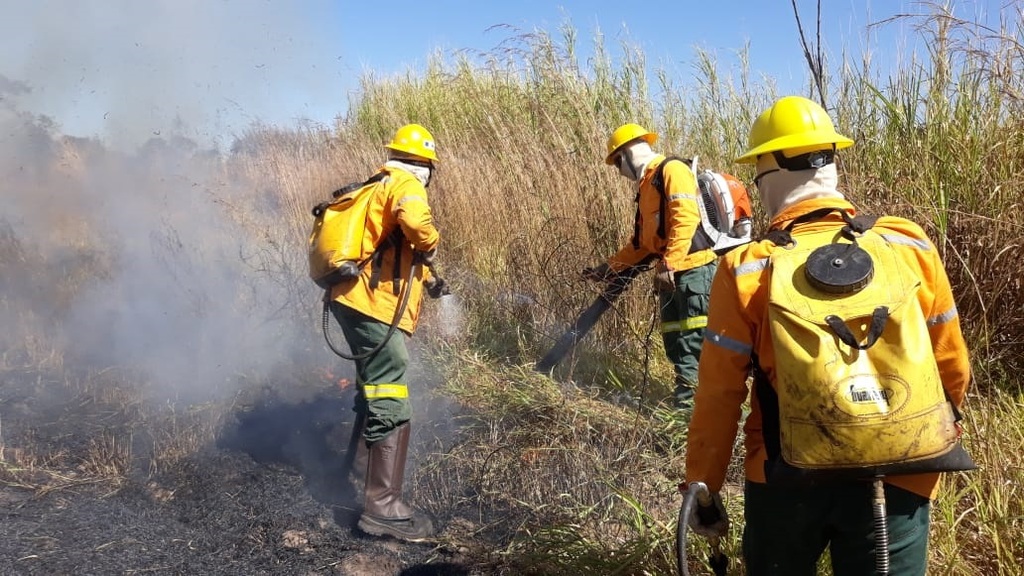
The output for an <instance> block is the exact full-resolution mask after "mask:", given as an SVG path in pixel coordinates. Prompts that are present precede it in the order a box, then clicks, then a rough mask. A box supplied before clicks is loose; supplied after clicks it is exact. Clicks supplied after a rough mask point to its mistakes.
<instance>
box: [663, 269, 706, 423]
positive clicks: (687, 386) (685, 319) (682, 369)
mask: <svg viewBox="0 0 1024 576" xmlns="http://www.w3.org/2000/svg"><path fill="white" fill-rule="evenodd" d="M717 268H718V265H717V263H716V262H711V263H709V264H706V265H704V266H698V267H697V268H694V269H692V270H686V271H684V272H680V273H678V274H676V278H675V284H676V289H675V291H673V292H672V293H669V294H662V295H661V297H660V299H661V322H662V323H661V338H662V342H663V343H664V345H665V355H666V356H668V359H669V361H671V362H672V365H673V368H674V370H675V400H676V406H677V407H680V408H688V407H690V405H691V404H692V402H693V394H694V388H695V387H696V385H697V365H698V363H699V362H700V351H701V346H702V344H703V342H704V329H705V328H706V327H707V325H708V295H709V293H710V292H711V280H712V278H713V277H714V275H715V270H716V269H717Z"/></svg>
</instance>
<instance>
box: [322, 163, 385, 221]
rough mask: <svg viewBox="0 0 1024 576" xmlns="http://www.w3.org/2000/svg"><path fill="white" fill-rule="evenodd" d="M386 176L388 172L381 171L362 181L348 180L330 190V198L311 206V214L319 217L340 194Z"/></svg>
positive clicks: (365, 185) (342, 194)
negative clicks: (348, 181) (335, 188)
mask: <svg viewBox="0 0 1024 576" xmlns="http://www.w3.org/2000/svg"><path fill="white" fill-rule="evenodd" d="M387 177H388V173H387V172H386V171H381V172H377V173H376V174H374V175H373V176H370V177H369V178H367V179H366V180H363V181H362V182H350V183H348V184H345V185H344V186H342V187H341V188H338V189H337V190H335V191H334V192H331V198H330V200H324V201H323V202H320V203H319V204H317V205H316V206H313V210H312V212H313V216H315V217H317V218H319V217H320V215H321V214H323V213H324V210H326V209H327V207H328V206H330V205H331V204H332V203H334V201H335V200H337V199H338V198H341V197H342V196H344V195H345V194H348V193H349V192H352V191H353V190H358V189H360V188H365V187H367V186H369V185H370V184H374V183H376V182H380V181H381V180H383V179H385V178H387Z"/></svg>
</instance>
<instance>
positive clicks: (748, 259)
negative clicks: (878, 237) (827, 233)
mask: <svg viewBox="0 0 1024 576" xmlns="http://www.w3.org/2000/svg"><path fill="white" fill-rule="evenodd" d="M828 207H835V208H840V209H843V210H846V211H847V212H849V213H850V214H851V215H852V214H854V208H853V206H852V205H851V204H850V203H848V202H846V201H845V200H837V199H834V198H827V199H825V198H822V199H813V200H805V201H803V202H800V203H797V204H795V205H793V206H791V207H789V208H787V209H786V210H784V211H782V212H781V213H780V214H778V215H777V216H776V217H775V219H773V220H772V222H771V228H772V229H781V228H784V227H785V226H786V225H787V224H788V223H789V222H791V221H792V220H794V219H796V218H797V217H799V216H802V215H804V214H807V213H809V212H812V211H814V210H817V209H821V208H828ZM843 225H844V221H843V219H842V217H841V216H840V215H839V214H838V213H832V214H830V215H829V216H826V217H825V218H823V219H821V220H816V221H812V222H808V223H806V224H801V225H798V226H797V228H796V229H795V230H794V231H793V236H794V238H797V239H798V238H799V233H800V231H801V230H806V231H808V232H810V231H815V230H822V229H828V228H834V229H835V230H836V231H837V232H838V230H839V229H840V228H842V226H843ZM872 230H873V231H875V232H878V233H879V234H883V235H885V237H886V239H887V240H889V242H890V243H892V244H894V245H895V246H896V247H897V251H898V252H899V255H900V257H901V259H902V260H903V261H904V262H905V263H906V265H907V266H908V267H910V268H912V269H913V270H915V271H917V272H918V273H919V274H920V277H921V278H922V286H921V289H920V290H919V291H918V301H919V303H920V305H921V310H922V311H923V312H924V315H925V318H926V319H927V321H928V326H929V335H930V337H931V342H932V348H933V350H934V353H935V359H936V361H937V362H938V367H939V374H940V378H941V379H942V386H943V388H945V390H946V392H947V393H948V394H949V397H950V399H951V400H952V401H953V403H954V404H956V405H957V406H959V405H960V404H961V403H962V402H963V399H964V396H965V395H966V393H967V386H968V383H969V381H970V364H969V362H968V357H967V345H966V344H965V343H964V339H963V335H962V333H961V332H960V320H959V317H958V315H957V311H956V305H955V303H954V302H953V293H952V290H951V289H950V285H949V278H948V277H947V276H946V272H945V269H944V268H943V266H942V261H941V259H940V256H939V253H938V251H937V250H936V249H935V246H934V245H933V244H932V243H931V241H930V240H928V237H927V236H926V235H925V233H924V231H923V230H922V229H921V227H920V226H918V225H916V224H914V223H913V222H910V221H909V220H905V219H903V218H895V217H882V218H879V219H878V221H877V222H876V223H875V225H874V226H873V227H872ZM775 249H776V246H775V245H774V244H773V243H772V242H770V241H767V240H765V241H761V242H757V243H751V244H747V245H745V246H743V247H741V248H737V249H736V250H733V251H732V252H730V253H728V254H726V256H725V257H723V259H722V261H721V262H720V263H719V268H718V271H717V273H716V275H715V279H714V281H713V283H712V286H711V296H710V300H711V303H710V311H709V313H708V327H707V331H706V332H705V336H704V346H703V348H702V349H701V358H700V368H699V371H698V386H697V393H696V398H695V404H694V412H693V418H692V419H691V421H690V429H689V440H688V446H687V451H686V482H688V483H689V482H694V481H700V482H705V483H706V484H707V486H708V488H710V489H711V491H712V492H718V491H719V490H721V488H722V484H723V482H724V481H725V474H726V468H727V467H728V466H729V460H730V458H731V456H732V451H733V443H734V441H735V439H736V433H737V429H738V423H739V420H740V415H741V406H742V404H743V403H744V401H745V400H746V399H747V396H748V393H749V392H750V390H748V384H747V382H748V380H747V376H748V374H749V373H750V371H751V367H752V362H753V358H754V357H755V355H756V359H757V362H758V364H759V365H760V367H761V368H762V369H763V370H764V371H765V373H766V375H767V377H768V380H769V381H770V382H771V385H772V386H773V387H775V386H776V376H775V355H774V353H773V350H772V337H771V334H770V333H769V329H768V286H769V281H770V277H769V274H770V270H769V268H768V257H769V256H770V255H771V253H772V251H773V250H775ZM750 406H751V412H750V415H749V416H748V417H747V420H746V423H745V425H744V427H743V430H744V433H745V435H746V438H745V448H746V455H745V461H744V462H745V469H746V477H747V480H750V481H752V482H761V483H763V482H765V473H764V464H765V461H766V460H767V453H766V449H765V442H764V437H763V435H762V410H761V407H760V406H759V403H758V399H757V395H756V394H750ZM886 481H887V482H888V483H890V484H893V485H896V486H900V487H902V488H904V489H907V490H910V491H911V492H914V493H916V494H920V495H921V496H925V497H928V498H934V497H935V495H936V492H937V490H938V482H939V474H934V473H930V474H916V475H911V476H890V477H887V478H886Z"/></svg>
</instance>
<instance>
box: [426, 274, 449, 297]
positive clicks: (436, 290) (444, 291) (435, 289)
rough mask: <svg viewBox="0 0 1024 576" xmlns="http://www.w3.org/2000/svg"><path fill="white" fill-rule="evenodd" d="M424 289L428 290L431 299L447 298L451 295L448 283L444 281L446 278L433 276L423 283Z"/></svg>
mask: <svg viewBox="0 0 1024 576" xmlns="http://www.w3.org/2000/svg"><path fill="white" fill-rule="evenodd" d="M423 287H424V288H426V289H427V295H428V296H430V297H431V298H434V299H437V298H440V297H441V296H447V295H449V294H451V293H452V292H451V290H450V289H449V288H448V283H447V282H445V281H444V278H439V277H437V276H431V277H430V278H427V279H426V280H425V281H424V282H423Z"/></svg>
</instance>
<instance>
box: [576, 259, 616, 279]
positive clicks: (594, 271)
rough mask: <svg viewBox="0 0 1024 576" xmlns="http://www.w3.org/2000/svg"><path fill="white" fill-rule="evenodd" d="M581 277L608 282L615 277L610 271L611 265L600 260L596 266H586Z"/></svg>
mask: <svg viewBox="0 0 1024 576" xmlns="http://www.w3.org/2000/svg"><path fill="white" fill-rule="evenodd" d="M582 274H583V277H584V278H585V279H587V280H590V281H593V282H609V281H611V280H612V279H613V278H615V273H614V272H612V267H611V266H609V265H608V263H607V262H602V263H600V264H598V265H597V266H587V267H586V268H584V269H583V272H582Z"/></svg>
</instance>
